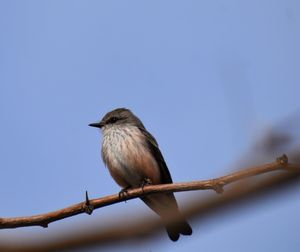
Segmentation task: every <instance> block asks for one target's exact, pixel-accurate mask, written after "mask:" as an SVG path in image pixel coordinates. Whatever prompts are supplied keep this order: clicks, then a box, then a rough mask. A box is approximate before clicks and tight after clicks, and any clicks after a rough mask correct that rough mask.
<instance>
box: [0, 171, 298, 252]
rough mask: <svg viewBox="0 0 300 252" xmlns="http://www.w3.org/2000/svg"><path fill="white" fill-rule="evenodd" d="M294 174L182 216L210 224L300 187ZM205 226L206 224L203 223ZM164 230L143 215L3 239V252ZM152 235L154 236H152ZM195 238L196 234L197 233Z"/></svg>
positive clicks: (80, 245) (33, 251)
mask: <svg viewBox="0 0 300 252" xmlns="http://www.w3.org/2000/svg"><path fill="white" fill-rule="evenodd" d="M291 170H292V172H279V173H277V172H276V173H272V174H270V176H264V177H263V178H262V179H260V180H259V181H255V182H254V183H242V186H240V185H239V184H238V185H237V186H234V187H233V188H230V189H229V190H226V192H225V193H224V195H222V197H213V195H211V196H210V197H208V198H206V199H203V198H202V199H201V200H199V199H195V200H193V201H192V204H190V205H189V206H188V207H185V209H184V211H183V213H184V215H185V216H186V217H188V218H189V219H197V222H199V221H202V222H203V221H207V220H208V219H215V215H216V214H217V215H218V216H220V215H219V214H220V213H221V214H222V215H223V216H224V217H226V214H228V213H232V211H224V209H228V208H230V210H233V211H236V209H237V206H240V205H243V204H246V205H247V203H248V202H251V203H253V202H254V200H255V199H260V198H261V196H274V193H276V192H278V191H279V192H280V191H282V190H283V189H288V188H291V186H295V185H299V180H300V165H298V166H297V167H296V166H294V167H292V169H291ZM202 225H203V223H202ZM161 228H162V226H161V222H159V221H153V219H152V218H149V217H145V216H140V217H139V218H137V217H136V216H135V217H134V219H130V220H127V221H126V222H125V223H124V222H123V223H118V225H117V226H111V225H109V226H105V227H102V226H101V227H100V226H99V225H98V224H97V225H95V226H94V227H89V228H88V229H84V230H82V227H77V228H76V227H74V228H72V230H70V231H68V232H60V234H56V235H55V236H52V237H49V236H47V237H46V239H41V238H42V237H40V238H37V237H36V236H34V237H32V238H31V239H30V240H28V241H27V242H24V241H16V239H13V240H12V242H8V241H4V240H0V251H6V252H54V251H65V250H70V251H71V250H72V249H81V250H84V249H85V248H87V247H91V246H96V245H97V246H99V245H101V246H102V247H103V246H107V245H114V246H115V245H116V242H117V243H118V244H120V242H122V241H126V240H127V241H128V240H132V239H139V240H141V239H143V238H144V239H145V238H149V237H153V234H157V231H159V230H160V229H161ZM150 235H151V236H150ZM195 235H196V234H195Z"/></svg>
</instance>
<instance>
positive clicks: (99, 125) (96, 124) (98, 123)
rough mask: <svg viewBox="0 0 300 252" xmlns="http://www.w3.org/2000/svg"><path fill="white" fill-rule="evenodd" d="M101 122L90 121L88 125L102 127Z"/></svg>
mask: <svg viewBox="0 0 300 252" xmlns="http://www.w3.org/2000/svg"><path fill="white" fill-rule="evenodd" d="M103 125H104V124H103V123H102V122H97V123H91V124H89V126H91V127H95V128H100V129H101V128H102V127H103Z"/></svg>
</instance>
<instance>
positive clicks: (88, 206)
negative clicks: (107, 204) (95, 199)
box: [83, 191, 94, 215]
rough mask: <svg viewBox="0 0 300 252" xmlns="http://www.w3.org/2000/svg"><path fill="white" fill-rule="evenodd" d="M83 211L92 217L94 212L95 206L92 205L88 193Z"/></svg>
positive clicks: (86, 192)
mask: <svg viewBox="0 0 300 252" xmlns="http://www.w3.org/2000/svg"><path fill="white" fill-rule="evenodd" d="M83 210H84V212H85V213H86V214H88V215H91V214H92V213H93V210H94V206H93V205H92V204H91V202H90V199H89V195H88V191H85V202H84V205H83Z"/></svg>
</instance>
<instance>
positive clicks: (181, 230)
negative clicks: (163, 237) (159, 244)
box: [166, 217, 193, 241]
mask: <svg viewBox="0 0 300 252" xmlns="http://www.w3.org/2000/svg"><path fill="white" fill-rule="evenodd" d="M166 229H167V233H168V236H169V237H170V239H171V240H172V241H177V240H178V239H179V236H180V234H182V235H191V234H192V233H193V230H192V228H191V226H190V224H189V223H187V221H186V220H185V219H183V217H180V218H179V219H178V220H176V221H175V222H172V223H171V222H170V223H168V224H166Z"/></svg>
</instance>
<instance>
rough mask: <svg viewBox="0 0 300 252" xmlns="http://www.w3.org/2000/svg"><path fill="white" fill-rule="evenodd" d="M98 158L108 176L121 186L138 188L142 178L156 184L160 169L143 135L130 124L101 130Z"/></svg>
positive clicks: (158, 181) (158, 179) (158, 180)
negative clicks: (101, 136)
mask: <svg viewBox="0 0 300 252" xmlns="http://www.w3.org/2000/svg"><path fill="white" fill-rule="evenodd" d="M102 157H103V161H104V162H105V164H106V165H107V167H108V169H109V171H110V173H111V175H112V177H113V178H114V179H115V180H116V182H117V183H118V184H119V185H121V186H122V187H126V186H131V187H138V186H140V183H141V182H142V180H143V179H145V178H150V180H151V181H152V182H153V183H160V171H159V167H158V165H157V163H156V160H155V158H153V156H152V154H151V153H150V151H149V149H148V148H147V143H146V141H145V136H144V135H143V133H142V132H141V131H140V129H139V128H137V127H135V126H131V125H122V126H117V125H116V126H114V125H111V126H109V127H108V128H104V129H103V143H102Z"/></svg>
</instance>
